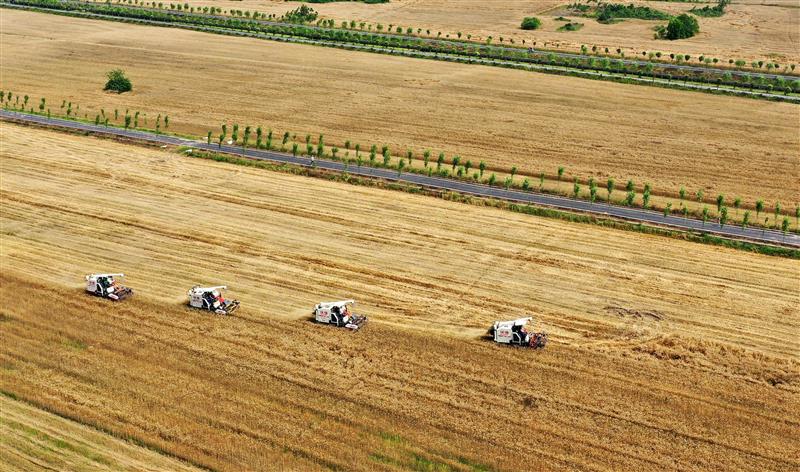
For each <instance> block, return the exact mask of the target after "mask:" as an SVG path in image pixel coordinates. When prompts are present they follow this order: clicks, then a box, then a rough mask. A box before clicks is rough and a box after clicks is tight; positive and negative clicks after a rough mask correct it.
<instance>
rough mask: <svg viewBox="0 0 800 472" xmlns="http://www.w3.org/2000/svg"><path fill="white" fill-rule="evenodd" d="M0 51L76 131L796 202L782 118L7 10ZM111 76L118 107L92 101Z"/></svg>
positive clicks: (732, 105)
mask: <svg viewBox="0 0 800 472" xmlns="http://www.w3.org/2000/svg"><path fill="white" fill-rule="evenodd" d="M0 40H1V41H2V44H3V48H2V51H1V52H0V55H1V56H0V59H2V60H0V73H2V74H1V75H0V87H1V88H2V89H3V90H12V91H14V92H15V93H18V94H29V95H31V96H32V97H33V98H32V103H34V104H36V103H38V97H40V96H43V97H45V98H47V99H48V100H49V106H50V107H53V108H54V109H57V107H58V106H60V104H61V100H62V99H67V100H69V101H72V102H73V103H77V104H79V105H80V106H81V111H80V113H81V114H83V113H87V114H88V115H87V116H88V117H89V118H90V119H91V118H93V117H94V114H96V113H98V112H99V111H100V109H101V108H102V109H105V110H106V112H107V113H111V114H112V116H113V110H114V109H115V108H117V109H119V111H120V113H124V111H125V109H131V110H136V111H141V112H143V113H146V114H147V115H148V119H149V126H151V127H152V126H153V120H154V118H155V116H156V115H157V114H159V113H161V114H168V115H169V116H170V118H171V123H172V124H171V131H176V132H182V133H190V134H194V135H196V136H197V135H199V136H205V134H206V132H207V131H208V130H212V131H213V132H214V133H218V132H219V126H220V124H221V123H222V122H223V121H225V120H227V121H228V122H229V123H239V124H241V125H243V126H244V125H247V124H249V125H253V126H259V125H260V126H264V127H265V129H266V128H267V127H271V128H273V129H275V131H276V132H278V133H282V132H283V131H290V132H293V133H297V139H298V141H300V142H301V143H302V141H303V139H304V136H305V134H306V133H309V134H312V135H314V136H315V137H316V134H317V133H323V134H324V135H325V138H326V142H327V143H329V144H335V145H338V146H339V147H340V148H344V143H345V141H346V140H351V141H352V142H353V143H361V144H362V147H363V148H364V149H367V148H368V147H369V145H370V144H373V143H374V144H378V145H381V144H388V145H390V146H391V148H392V149H393V150H395V151H396V152H399V153H404V152H405V150H406V149H408V148H412V149H414V150H415V151H416V152H417V155H418V156H419V154H421V152H422V150H423V149H426V148H428V149H431V150H433V152H434V156H436V154H437V153H438V152H439V151H444V152H446V153H447V155H448V157H451V156H453V155H454V154H460V155H461V156H462V162H465V161H466V160H471V161H472V163H473V167H476V166H477V163H478V162H479V161H481V160H485V161H486V162H487V163H488V164H489V167H490V168H495V169H497V170H508V169H510V168H511V167H512V166H517V167H518V168H519V171H520V173H528V174H533V175H538V174H539V173H540V172H546V173H547V174H548V175H550V176H552V175H554V174H555V173H556V169H557V168H558V167H559V166H565V167H566V169H567V173H566V175H565V178H566V179H568V180H572V176H579V177H581V178H582V179H586V178H588V177H589V176H590V175H591V176H594V177H595V179H599V180H605V177H606V176H609V175H610V176H612V177H614V178H615V179H616V180H617V181H618V182H625V181H626V180H627V179H629V178H630V179H634V180H635V181H636V182H637V183H639V184H641V183H642V182H650V183H651V184H652V185H653V188H654V189H655V191H656V192H657V193H659V192H671V193H677V191H678V189H679V187H680V186H681V185H685V186H686V187H687V189H688V190H689V192H690V193H694V192H695V191H696V190H697V189H703V190H704V192H705V194H706V195H716V194H717V193H723V194H724V195H726V196H727V197H728V199H729V200H730V199H731V198H733V197H734V196H740V197H742V198H743V199H744V201H745V202H747V203H749V204H751V205H752V202H754V201H755V200H756V199H757V198H764V199H766V201H767V202H768V203H771V202H774V201H776V200H778V201H781V202H783V204H784V206H785V207H786V206H787V205H788V206H791V205H793V204H794V202H795V201H796V199H797V189H796V182H797V181H798V180H800V165H798V164H799V162H798V153H797V150H798V149H800V135H798V133H797V129H796V123H797V120H798V118H800V108H798V107H796V106H795V105H791V104H785V103H771V102H764V101H757V100H749V99H742V98H737V97H720V96H712V95H707V94H701V93H692V92H681V91H673V90H664V89H657V88H649V87H643V86H631V85H621V84H611V83H605V82H598V81H592V80H586V79H578V78H569V77H559V76H551V75H544V74H535V73H530V72H524V71H514V70H508V69H499V68H491V67H482V66H472V65H463V64H451V63H443V62H434V61H426V60H417V59H408V58H398V57H390V56H380V55H375V54H368V53H360V52H351V51H343V50H337V49H327V48H320V47H313V46H301V45H289V44H282V43H274V42H268V41H260V40H254V39H243V38H231V37H225V36H216V35H209V34H204V33H196V32H190V31H183V30H175V29H168V28H154V27H143V26H133V25H125V24H119V23H110V22H102V21H92V20H82V19H74V18H67V17H60V16H54V15H46V14H36V13H27V12H17V11H4V12H3V15H2V17H0ZM115 67H122V68H124V69H125V70H126V72H127V73H128V75H129V76H130V77H131V79H132V80H133V83H134V90H133V92H132V93H127V94H123V95H115V94H106V93H103V92H101V90H102V88H103V83H104V79H105V73H106V72H107V71H108V70H110V69H112V68H115ZM34 106H36V105H34ZM229 129H230V128H229ZM756 135H757V136H758V139H755V138H754V136H756ZM301 147H304V146H303V145H302V144H301Z"/></svg>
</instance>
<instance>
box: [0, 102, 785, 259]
mask: <svg viewBox="0 0 800 472" xmlns="http://www.w3.org/2000/svg"><path fill="white" fill-rule="evenodd" d="M0 119H2V120H3V121H19V122H27V123H35V124H40V125H47V126H56V127H61V128H67V129H71V130H77V131H85V132H91V133H96V134H103V135H111V136H117V137H123V138H128V139H134V140H137V141H143V142H148V143H153V144H163V145H174V146H186V147H190V148H195V149H202V150H207V151H214V152H220V151H221V152H224V153H228V154H234V155H239V156H244V157H248V158H251V159H259V160H264V161H271V162H277V163H285V164H292V165H298V166H305V167H309V166H312V162H311V160H310V159H309V158H307V157H296V156H292V155H291V154H286V153H281V152H276V151H266V150H259V149H251V148H246V149H243V148H242V147H241V146H228V145H223V146H222V147H221V148H220V147H219V146H218V145H217V144H210V145H209V144H208V143H206V142H205V141H197V140H192V139H187V138H181V137H178V136H170V135H165V134H156V133H152V132H147V131H140V130H131V129H128V130H125V129H121V128H114V127H105V126H103V125H94V124H90V123H82V122H77V121H71V120H66V119H61V118H47V117H46V116H40V115H32V114H28V113H21V112H17V111H9V110H0ZM313 166H315V167H317V168H320V169H325V170H330V171H336V172H344V171H347V172H348V173H349V174H351V175H358V176H364V177H373V178H379V179H384V180H389V181H398V182H406V183H410V184H415V185H420V186H422V187H426V188H431V189H441V190H449V191H454V192H459V193H462V194H465V195H474V196H479V197H489V198H495V199H499V200H505V201H509V202H515V203H521V204H531V205H536V206H544V207H550V208H555V209H559V210H565V211H577V212H582V213H588V214H593V215H596V216H609V217H614V218H621V219H624V220H628V221H633V222H640V223H643V224H651V225H658V226H664V227H669V228H672V229H676V230H682V231H688V232H695V233H708V234H712V235H716V236H720V237H725V238H732V239H747V240H751V241H756V242H760V243H764V244H783V245H788V246H792V247H800V235H798V234H796V233H787V234H784V233H782V232H780V231H775V230H763V229H760V228H751V227H746V228H743V227H741V226H734V225H731V224H727V225H725V226H721V225H719V224H718V223H716V222H706V223H703V222H702V221H700V220H696V219H692V218H683V217H679V216H664V214H663V213H661V212H656V211H652V210H645V209H642V208H633V207H624V206H619V205H610V204H607V203H601V202H595V203H591V202H589V201H586V200H578V199H572V198H566V197H559V196H554V195H548V194H542V193H535V192H526V191H522V190H513V189H508V190H507V189H505V188H498V187H490V186H488V185H483V184H478V183H471V182H464V181H459V180H455V179H449V178H442V177H435V176H430V177H429V176H427V175H420V174H413V173H405V172H404V173H400V172H398V171H397V170H396V169H386V168H374V167H368V166H360V167H359V166H355V165H349V166H347V167H346V166H345V164H344V163H343V162H339V161H332V160H327V159H316V160H315V161H314V163H313Z"/></svg>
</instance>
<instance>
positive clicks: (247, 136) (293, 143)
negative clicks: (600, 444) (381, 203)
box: [0, 90, 800, 232]
mask: <svg viewBox="0 0 800 472" xmlns="http://www.w3.org/2000/svg"><path fill="white" fill-rule="evenodd" d="M0 105H2V106H3V108H4V109H14V110H18V111H25V112H28V113H38V114H41V115H46V116H47V117H51V115H53V114H52V112H51V109H50V108H49V107H48V106H47V100H46V99H45V98H41V99H40V101H39V102H38V104H36V110H35V109H34V102H33V101H32V100H31V97H30V96H28V95H19V94H16V95H15V94H14V93H13V92H11V91H3V90H0ZM37 110H38V111H37ZM55 116H62V117H65V118H70V119H84V120H85V121H90V120H89V116H88V113H86V112H84V115H83V117H82V118H81V116H80V105H78V104H73V103H72V102H68V101H66V100H62V103H61V105H60V107H59V108H58V110H57V113H55ZM112 116H113V118H112ZM94 124H95V125H105V126H109V124H112V125H116V126H121V127H123V128H125V129H130V128H132V129H136V128H142V129H144V128H146V127H147V126H148V118H147V115H146V114H142V113H141V112H139V111H130V110H128V109H126V110H125V111H124V112H120V110H119V109H114V111H113V115H112V114H111V113H109V114H107V113H106V111H105V110H104V109H101V110H100V112H99V113H97V114H96V115H95V117H94ZM169 124H170V120H169V116H168V115H164V116H163V117H162V115H161V114H159V115H158V116H157V117H156V118H155V121H154V122H153V124H152V125H153V126H154V128H152V129H153V130H154V131H155V132H157V133H158V132H161V131H162V125H163V129H168V128H169ZM140 125H141V126H140ZM229 131H230V135H229V134H228V133H229ZM212 134H213V133H212V132H211V131H209V132H208V133H207V136H206V139H207V142H208V144H212V142H213V141H214V136H212ZM278 142H280V144H278ZM216 143H217V145H218V146H219V147H220V148H221V147H222V145H223V144H229V145H237V146H238V145H241V146H242V148H247V147H254V148H256V149H267V150H280V151H282V152H288V151H289V149H291V153H292V155H294V156H307V157H312V156H313V157H317V158H330V159H333V160H338V161H344V162H345V163H346V165H351V164H355V165H357V166H359V167H361V166H363V165H368V166H371V167H382V168H394V169H396V170H397V172H398V174H400V173H402V172H414V173H423V174H427V175H428V176H431V175H437V176H439V177H445V178H455V179H461V180H469V181H473V182H479V183H483V184H485V185H490V186H502V187H505V188H506V189H509V188H515V189H521V190H525V191H529V190H535V188H534V186H533V185H532V183H531V181H530V179H529V178H528V177H523V178H522V181H521V182H520V181H519V179H518V178H517V177H518V175H517V167H512V168H511V169H510V172H509V173H508V174H507V175H506V176H505V179H504V180H503V181H499V180H498V177H497V174H495V173H494V172H492V173H489V174H488V175H487V169H488V166H487V164H486V162H485V161H482V160H481V161H479V162H478V163H477V165H476V164H475V163H473V162H472V161H471V160H463V159H462V158H461V156H459V155H454V156H452V157H451V158H450V159H449V160H448V159H447V158H446V155H445V153H444V152H439V153H438V155H436V156H435V159H434V156H433V154H432V153H431V151H430V150H425V151H423V152H422V153H421V157H422V167H421V168H420V167H419V166H415V165H414V164H413V163H414V162H415V161H418V160H419V158H420V155H419V154H417V155H415V153H414V151H412V150H411V149H407V150H406V152H405V154H404V155H397V154H395V153H392V152H391V150H390V148H389V146H388V145H382V146H380V147H379V146H378V145H376V144H372V145H371V146H370V147H369V148H368V149H366V148H362V146H361V144H360V143H352V142H351V141H350V140H347V141H345V143H344V150H341V149H339V148H338V147H337V146H335V145H333V146H329V145H326V144H325V140H324V136H323V135H321V134H320V135H319V136H318V137H317V139H316V141H314V140H312V136H311V135H310V134H307V135H305V143H304V146H303V147H302V148H301V147H300V143H299V142H298V141H297V135H296V134H291V133H289V132H284V133H283V134H282V135H277V134H275V133H274V132H273V130H272V129H271V128H269V129H267V130H266V131H265V130H264V129H263V128H262V127H260V126H258V127H252V126H245V127H244V128H241V127H240V126H239V125H238V124H233V125H232V126H231V128H230V129H229V128H228V124H227V123H225V124H222V126H221V132H220V133H219V134H218V135H217V136H216ZM340 153H342V154H340ZM351 156H352V157H351ZM393 158H395V161H396V162H395V163H394V164H393V163H392V159H393ZM564 174H565V168H564V167H563V166H562V167H558V169H557V171H556V174H555V178H556V179H557V181H558V182H559V186H560V183H561V182H562V180H563V178H564ZM546 180H550V179H549V178H548V177H547V176H545V173H540V174H539V182H538V190H539V191H540V192H548V193H562V194H563V193H564V192H563V191H561V190H560V189H558V188H556V189H552V188H550V189H548V188H545V181H546ZM582 185H586V186H587V188H588V193H587V192H585V191H583V188H582ZM600 185H601V183H600V182H598V181H596V180H595V179H594V177H590V178H589V179H588V180H587V181H585V182H581V181H579V180H578V178H577V177H574V179H573V187H572V194H571V196H572V197H573V198H585V199H587V200H589V201H590V202H592V203H594V202H595V201H596V200H597V199H598V198H600V197H599V195H598V192H599V186H600ZM602 185H603V187H604V192H605V196H606V202H608V203H616V204H622V205H627V206H641V207H642V208H650V207H651V204H650V200H651V196H652V194H653V189H652V187H651V185H650V184H649V183H645V184H644V185H643V186H642V188H641V191H640V192H639V191H637V189H636V186H635V184H634V182H633V180H628V181H627V183H626V185H625V186H624V187H623V188H624V192H625V193H624V198H623V199H618V200H614V199H613V198H612V196H613V194H614V192H615V191H616V190H619V189H620V188H619V187H618V186H617V185H616V182H615V180H614V179H613V178H608V179H607V180H606V181H605V182H604V183H602ZM678 197H679V206H678V208H673V207H672V203H666V204H665V205H664V206H663V207H662V209H663V211H664V214H665V216H666V215H669V214H678V215H683V216H684V217H689V216H690V215H694V216H697V217H699V218H701V219H702V220H703V224H704V225H705V223H706V222H707V221H708V220H709V219H710V218H711V217H712V214H711V212H710V210H709V207H708V206H706V205H703V203H704V202H705V201H706V200H705V195H704V193H703V191H702V190H698V191H697V192H695V193H694V194H692V195H691V196H690V195H689V194H688V193H687V190H686V188H685V187H681V188H680V190H679V192H678ZM637 198H638V199H639V201H638V202H637ZM691 200H694V201H696V204H697V205H696V206H697V207H700V206H701V205H703V207H702V210H699V211H697V210H696V211H694V212H693V211H691V210H690V209H689V206H688V203H689V202H690V201H691ZM715 202H716V214H715V215H713V216H714V218H715V219H716V220H717V222H718V223H719V224H720V225H722V226H724V225H725V224H727V223H728V222H729V218H730V216H729V210H728V203H729V204H731V205H732V206H733V208H734V209H735V210H736V214H737V217H738V216H739V212H740V210H741V209H742V207H743V205H742V199H741V198H739V197H736V198H734V199H733V200H732V201H730V202H726V199H725V196H724V195H717V197H716V200H715ZM753 208H754V211H755V219H751V216H752V213H751V211H750V210H748V209H746V210H745V211H744V213H743V215H742V218H741V225H742V226H743V227H746V226H748V225H758V224H760V223H761V220H760V217H761V214H762V213H764V212H765V209H766V207H765V204H764V200H762V199H758V200H756V202H755V205H754V206H753ZM772 209H773V219H772V224H771V225H770V217H769V216H766V218H765V219H764V221H763V223H762V224H761V225H762V227H763V228H767V227H770V226H772V227H774V228H775V229H778V228H779V222H780V229H782V230H783V231H784V232H786V231H788V230H789V226H790V225H789V217H788V216H783V220H781V219H780V218H781V216H782V213H781V212H782V207H781V204H780V202H776V203H775V204H774V205H773V206H772ZM794 217H795V220H796V230H800V206H796V207H795V210H794Z"/></svg>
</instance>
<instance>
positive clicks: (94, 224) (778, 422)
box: [0, 122, 800, 470]
mask: <svg viewBox="0 0 800 472" xmlns="http://www.w3.org/2000/svg"><path fill="white" fill-rule="evenodd" d="M0 142H2V143H3V146H2V148H0V165H1V167H0V171H1V173H2V179H0V202H1V203H2V212H0V227H1V228H2V233H0V237H2V239H1V240H0V243H1V244H0V260H2V264H3V267H2V269H3V270H2V275H0V277H1V278H0V336H2V338H3V340H4V342H3V343H0V390H1V391H2V392H5V393H6V394H7V395H13V396H14V397H16V398H19V399H21V400H25V401H26V402H29V403H30V404H32V405H37V406H39V407H41V408H44V409H46V410H48V411H51V412H54V413H57V414H59V415H61V416H65V417H68V418H71V419H72V420H76V421H79V422H81V423H84V424H86V425H89V426H92V427H95V428H98V429H99V430H102V431H107V432H109V433H112V434H114V435H115V436H117V437H120V438H132V439H135V440H136V441H137V442H138V443H140V444H144V445H146V446H147V447H149V448H151V449H152V450H154V451H163V452H165V453H168V454H170V455H172V456H175V457H177V458H179V459H181V460H183V461H186V463H188V464H191V465H195V466H202V467H208V468H213V469H220V470H253V469H267V468H281V467H282V468H286V469H302V470H317V469H320V470H322V469H332V468H333V469H347V470H403V469H414V470H420V469H422V470H426V469H425V468H427V469H433V470H487V469H489V470H519V469H528V470H551V469H572V470H575V469H578V470H607V469H617V470H621V469H623V470H643V469H651V470H652V469H661V470H664V469H671V470H708V469H720V468H725V469H738V470H787V469H793V468H797V467H800V462H798V461H797V459H796V458H797V457H799V456H800V445H799V444H798V441H797V439H796V435H795V434H794V433H795V432H796V430H797V428H798V425H800V415H798V411H800V408H798V406H800V404H799V403H800V402H798V398H799V397H798V395H799V394H800V389H798V382H799V381H800V378H799V375H798V372H799V371H798V360H797V355H798V350H800V341H798V339H797V335H796V334H797V332H798V328H799V327H800V319H799V318H798V315H799V314H800V312H799V310H798V306H799V304H798V301H800V289H799V288H798V284H797V280H798V277H799V276H800V263H798V261H794V260H788V259H780V258H772V257H767V256H762V255H756V254H750V253H745V252H738V251H733V250H728V249H723V248H717V247H712V246H705V245H700V244H694V243H689V242H685V241H678V240H671V239H664V238H660V237H654V236H648V235H642V234H638V233H628V232H620V231H615V230H610V229H604V228H600V227H595V226H590V225H584V224H577V223H568V222H562V221H556V220H550V219H543V218H537V217H531V216H525V215H520V214H514V213H509V212H505V211H502V210H498V209H494V208H486V207H477V206H470V205H465V204H458V203H453V202H448V201H443V200H438V199H434V198H430V197H423V196H416V195H411V194H406V193H402V192H397V191H390V190H382V189H376V188H367V187H360V186H355V185H348V184H345V183H341V182H332V181H327V180H324V179H313V178H309V177H303V176H295V175H289V174H282V173H276V172H271V171H266V170H261V169H255V168H249V167H241V166H235V165H231V164H223V163H216V162H212V161H206V160H200V159H197V158H190V157H185V156H180V155H178V154H175V153H173V152H170V151H166V150H160V149H149V148H142V147H134V146H131V145H126V144H121V143H116V142H113V141H106V140H99V139H95V138H87V137H82V136H74V135H68V134H60V133H57V132H52V131H45V130H40V129H31V128H25V127H21V126H17V125H12V124H9V123H5V122H3V123H0ZM106 270H109V271H110V270H113V271H123V272H125V273H126V274H127V276H128V277H127V280H126V282H127V283H128V284H129V285H131V286H132V287H133V288H134V290H135V295H134V296H133V298H131V299H129V300H126V301H125V302H123V303H118V304H114V303H111V302H106V301H104V300H99V299H96V298H93V297H89V296H86V295H84V293H83V291H82V285H81V284H82V276H83V275H84V274H85V273H89V272H94V271H106ZM197 283H201V284H206V283H208V284H211V283H214V284H216V283H224V284H228V285H229V287H230V289H229V291H228V293H227V295H228V296H230V297H233V298H238V299H239V300H241V301H242V307H241V308H240V310H239V311H238V312H237V313H236V316H234V317H219V316H213V315H208V314H204V313H201V312H196V311H191V310H189V309H188V308H186V307H185V306H184V303H185V293H186V290H187V289H188V288H189V287H190V286H191V285H193V284H197ZM349 297H353V298H355V299H357V301H358V304H357V311H359V312H362V313H364V314H366V315H368V316H369V317H370V319H371V321H370V322H369V323H368V324H367V326H366V327H365V328H364V329H363V330H362V331H361V332H358V333H351V332H343V331H340V330H336V329H334V328H328V327H324V326H319V325H316V324H314V323H312V322H311V321H310V310H311V308H312V306H313V304H314V303H317V302H319V301H322V300H332V299H340V298H349ZM526 313H530V314H533V315H534V316H535V317H536V318H537V321H538V322H539V323H540V325H541V327H544V328H545V329H546V330H547V331H548V332H549V333H550V339H551V343H550V344H549V345H548V347H547V348H546V349H544V350H541V351H535V352H534V351H526V350H518V349H510V348H503V347H500V346H495V345H493V344H491V343H490V342H488V341H486V340H484V339H482V337H481V336H482V334H483V333H484V332H485V329H486V328H487V326H488V325H489V324H490V323H491V322H492V321H493V320H495V319H507V318H509V317H517V316H522V315H524V314H526ZM6 417H7V415H6V414H5V412H4V413H3V416H2V418H3V419H4V421H5V419H6ZM3 434H4V435H5V433H3ZM510 450H513V451H514V452H515V453H514V454H509V451H510ZM521 458H524V459H521ZM521 460H524V461H525V462H520V461H521ZM436 468H438V469H436Z"/></svg>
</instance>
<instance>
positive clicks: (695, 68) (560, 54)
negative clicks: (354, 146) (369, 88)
mask: <svg viewBox="0 0 800 472" xmlns="http://www.w3.org/2000/svg"><path fill="white" fill-rule="evenodd" d="M60 1H61V2H62V3H72V4H78V5H80V4H87V5H97V4H96V3H92V2H84V1H80V0H60ZM3 3H5V2H3ZM113 5H116V4H113ZM120 6H124V7H126V8H135V9H140V10H153V11H158V12H161V13H169V14H171V15H181V16H204V17H210V18H220V19H231V18H234V19H237V20H240V21H254V22H257V23H261V24H265V25H272V26H303V27H305V28H308V29H311V30H318V31H342V29H341V28H328V27H323V26H316V25H314V24H305V25H297V24H292V23H282V22H278V21H270V20H263V19H258V20H256V19H252V18H246V17H232V16H229V15H216V14H205V13H202V12H194V13H191V12H185V11H177V10H168V9H158V8H150V7H140V6H136V5H120ZM397 26H400V25H397ZM345 31H349V32H351V33H355V34H361V35H377V36H382V37H386V38H399V39H419V40H421V41H424V42H426V43H428V44H442V45H454V44H457V45H462V46H468V47H471V48H480V49H483V50H489V49H492V50H501V51H507V52H514V53H519V52H524V51H525V49H524V48H519V47H512V46H503V45H497V44H492V45H487V44H484V43H478V42H473V41H463V40H457V39H439V38H428V37H422V36H413V35H412V36H409V35H403V34H392V33H388V32H387V33H383V32H378V31H361V30H355V29H347V30H345ZM530 51H532V53H533V54H535V55H537V56H541V57H547V56H549V55H551V54H552V55H553V56H556V57H562V58H569V59H581V60H585V59H589V58H595V59H601V58H602V57H604V56H596V55H591V54H581V53H571V52H558V51H551V50H544V49H535V48H531V49H530ZM608 59H610V60H614V61H622V62H623V63H624V64H626V65H636V66H644V65H647V64H654V65H656V66H658V67H663V68H664V69H670V70H682V71H691V72H705V73H712V74H717V75H720V76H721V75H722V74H724V73H726V72H728V73H730V74H731V75H733V76H741V77H744V76H749V77H751V78H756V77H763V78H767V79H776V78H778V77H781V78H783V79H785V80H787V81H791V80H800V78H799V77H797V76H794V75H783V74H770V73H764V72H754V71H746V70H737V69H724V68H720V67H704V66H701V65H689V64H675V63H671V62H665V61H655V62H654V61H644V60H639V59H622V58H613V57H608Z"/></svg>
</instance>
